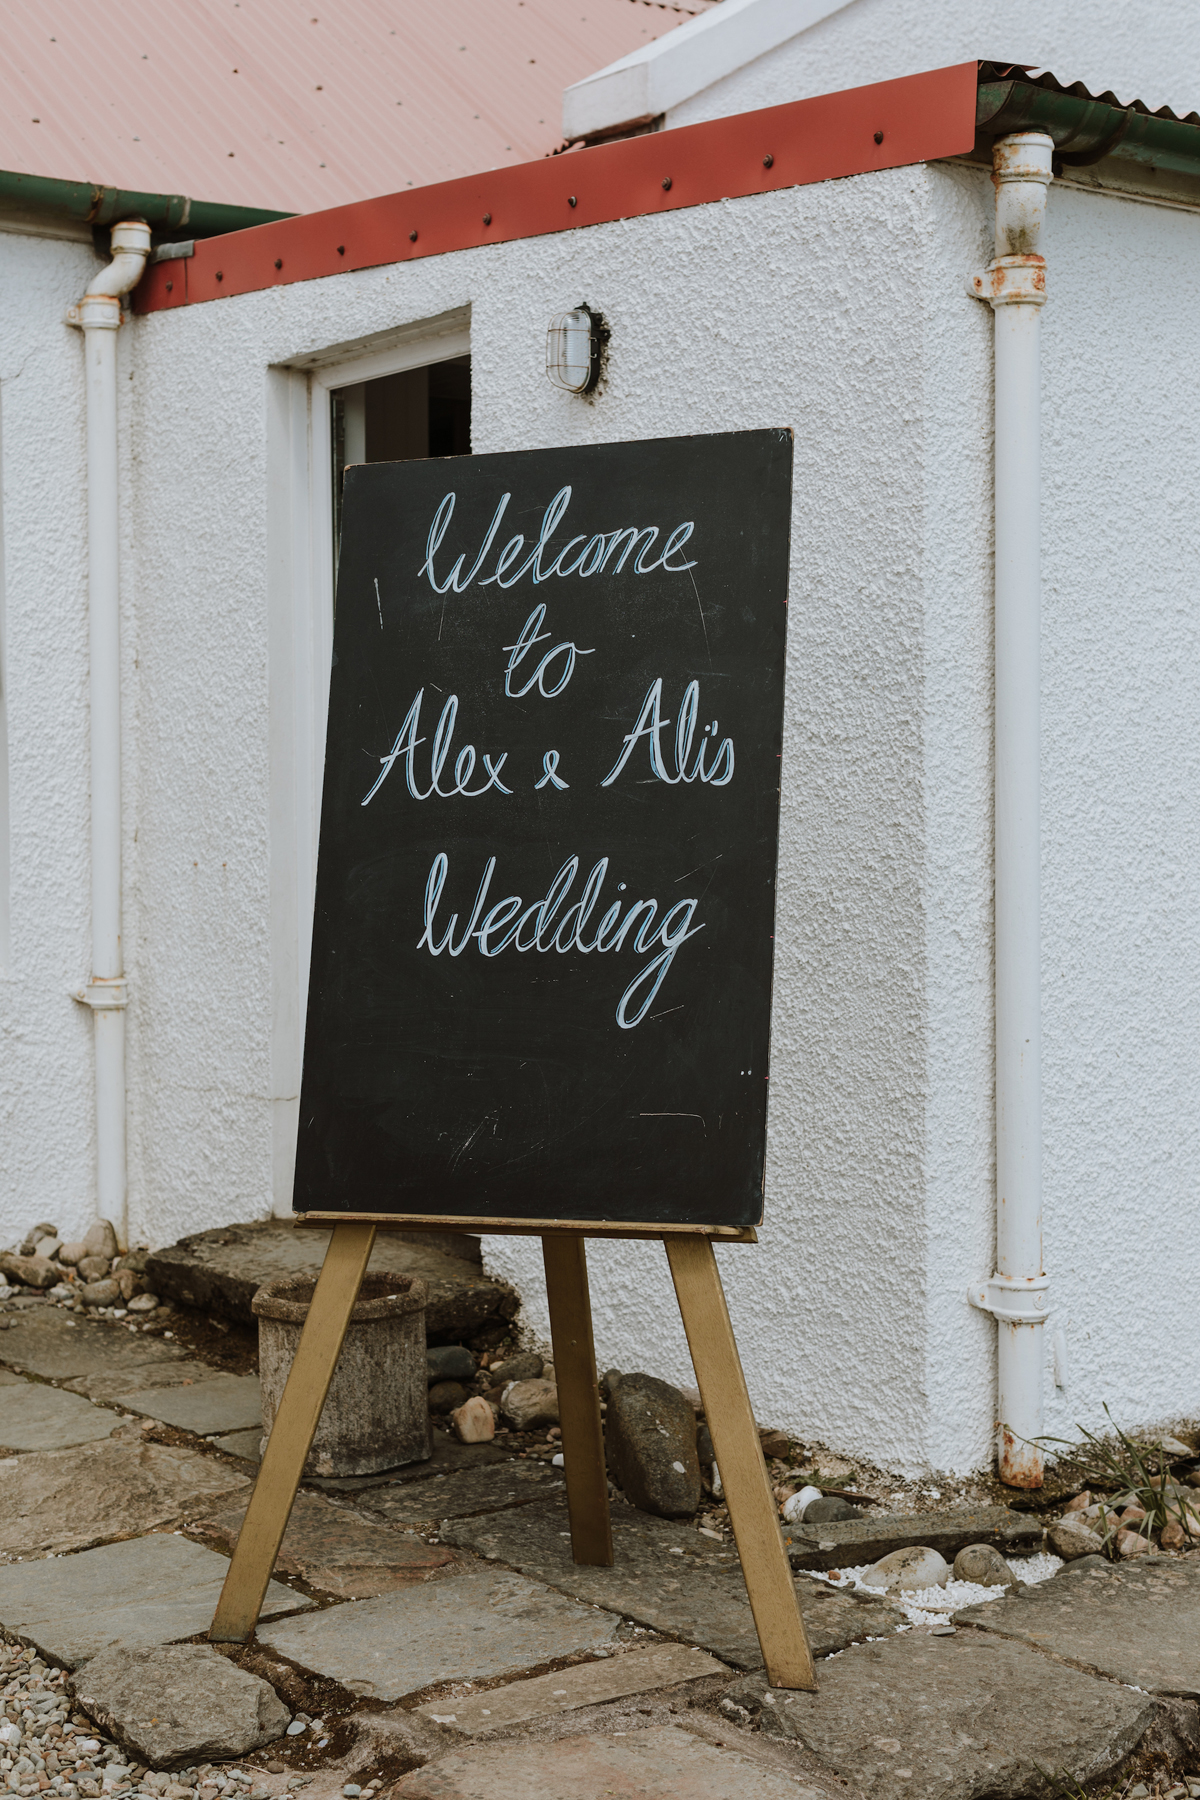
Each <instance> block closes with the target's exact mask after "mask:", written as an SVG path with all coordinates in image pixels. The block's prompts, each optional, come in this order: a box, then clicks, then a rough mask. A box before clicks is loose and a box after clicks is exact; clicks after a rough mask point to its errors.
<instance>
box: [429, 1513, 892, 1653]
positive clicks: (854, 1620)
mask: <svg viewBox="0 0 1200 1800" xmlns="http://www.w3.org/2000/svg"><path fill="white" fill-rule="evenodd" d="M612 1529H613V1550H614V1553H615V1556H616V1562H615V1566H614V1567H613V1568H611V1569H589V1568H578V1567H576V1565H575V1564H574V1563H573V1562H572V1561H571V1547H570V1533H569V1529H568V1520H567V1506H566V1500H565V1498H563V1499H547V1500H541V1501H536V1502H534V1503H533V1504H532V1505H529V1506H523V1507H521V1508H519V1509H518V1510H517V1511H515V1512H499V1513H488V1514H485V1515H484V1516H483V1517H481V1518H472V1519H462V1520H458V1521H456V1522H450V1523H447V1524H445V1525H443V1527H442V1533H441V1535H442V1538H443V1540H444V1541H445V1542H446V1543H448V1544H457V1545H459V1546H461V1547H462V1548H463V1549H468V1550H474V1551H475V1552H476V1553H477V1554H478V1555H480V1556H486V1557H489V1558H491V1559H493V1560H495V1561H497V1562H504V1563H508V1564H509V1565H510V1566H511V1567H513V1568H516V1569H520V1570H522V1572H523V1573H524V1574H526V1575H533V1576H536V1577H537V1579H538V1580H540V1581H545V1582H548V1583H549V1585H550V1586H551V1587H556V1588H558V1589H560V1590H561V1591H562V1592H563V1593H564V1594H571V1595H573V1596H574V1597H575V1598H576V1599H579V1600H589V1601H591V1602H592V1604H593V1605H596V1606H603V1607H607V1608H609V1609H610V1610H611V1611H613V1612H616V1613H621V1614H623V1615H624V1616H625V1617H626V1618H630V1619H634V1620H636V1621H637V1623H638V1624H640V1625H649V1626H651V1627H652V1628H653V1629H654V1630H656V1631H661V1632H664V1633H665V1634H666V1635H667V1636H668V1637H676V1638H682V1639H683V1640H684V1641H685V1642H687V1643H692V1644H699V1645H701V1646H702V1648H704V1649H706V1650H711V1651H712V1653H713V1655H714V1656H719V1657H720V1658H721V1659H722V1661H723V1662H729V1663H732V1664H733V1665H734V1667H735V1668H739V1669H755V1668H760V1667H761V1666H762V1653H761V1651H760V1650H759V1647H758V1637H757V1635H756V1633H755V1630H754V1620H753V1617H752V1615H751V1612H750V1602H749V1600H748V1599H747V1597H746V1586H745V1582H744V1581H743V1580H742V1571H741V1566H740V1564H739V1563H738V1560H737V1554H736V1552H735V1551H734V1550H733V1549H732V1547H730V1548H728V1549H726V1548H725V1547H724V1546H722V1545H720V1544H717V1543H715V1542H714V1541H713V1540H712V1539H711V1538H706V1537H703V1536H702V1535H701V1533H700V1532H698V1531H696V1530H694V1529H693V1528H692V1527H691V1526H690V1525H683V1524H672V1523H671V1522H670V1521H669V1520H666V1519H656V1518H652V1517H651V1516H650V1514H649V1513H640V1512H636V1511H635V1510H634V1508H633V1507H631V1506H623V1505H621V1504H620V1503H619V1502H615V1501H614V1503H613V1507H612ZM676 1550H678V1551H682V1552H683V1554H682V1555H673V1554H672V1552H673V1551H676ZM796 1591H797V1593H798V1594H799V1596H800V1608H801V1612H802V1613H803V1616H804V1623H805V1627H806V1629H807V1631H808V1637H809V1643H810V1644H811V1646H812V1649H813V1654H814V1655H816V1656H828V1655H829V1654H830V1653H831V1652H832V1651H835V1650H843V1649H845V1647H846V1645H847V1644H851V1643H855V1642H857V1641H858V1640H859V1639H860V1638H865V1637H884V1636H887V1635H888V1634H889V1633H890V1632H894V1631H896V1630H897V1629H899V1628H900V1627H901V1626H904V1625H907V1623H908V1621H907V1619H906V1618H905V1616H904V1614H903V1613H902V1612H900V1610H899V1609H898V1608H897V1607H894V1606H891V1605H888V1604H887V1603H886V1602H884V1601H879V1600H871V1599H867V1598H865V1597H859V1596H855V1595H853V1594H852V1593H850V1592H849V1591H845V1590H842V1589H839V1588H833V1587H830V1586H829V1585H828V1583H826V1582H823V1581H813V1580H812V1579H811V1578H810V1577H809V1576H806V1575H801V1576H799V1577H798V1578H797V1581H796Z"/></svg>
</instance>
